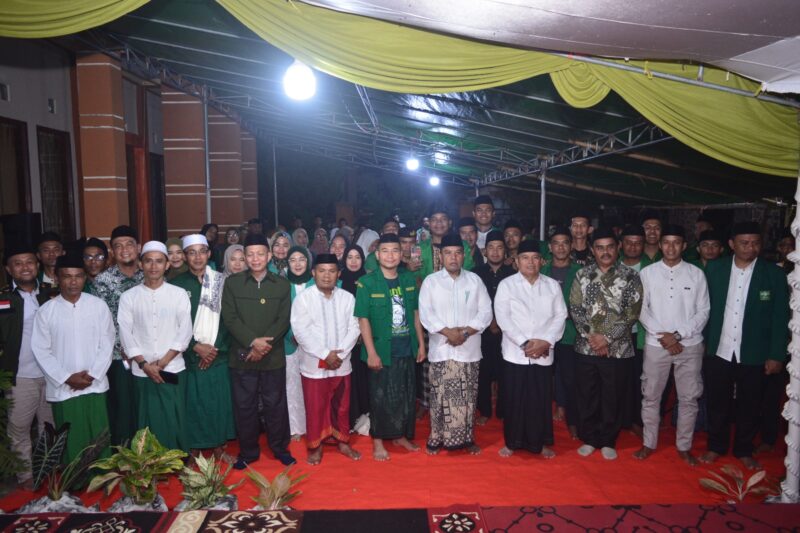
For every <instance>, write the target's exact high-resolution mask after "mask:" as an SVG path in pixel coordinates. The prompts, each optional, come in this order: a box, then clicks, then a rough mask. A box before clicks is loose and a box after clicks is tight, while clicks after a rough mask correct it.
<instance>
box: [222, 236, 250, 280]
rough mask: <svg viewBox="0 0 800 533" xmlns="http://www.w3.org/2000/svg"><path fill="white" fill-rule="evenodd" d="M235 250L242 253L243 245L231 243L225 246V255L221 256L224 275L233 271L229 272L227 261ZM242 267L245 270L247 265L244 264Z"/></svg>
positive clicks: (228, 274)
mask: <svg viewBox="0 0 800 533" xmlns="http://www.w3.org/2000/svg"><path fill="white" fill-rule="evenodd" d="M237 250H238V251H240V252H242V253H244V246H242V245H241V244H231V245H229V246H228V247H227V248H225V255H224V256H223V258H222V265H223V267H224V268H223V274H225V275H226V276H230V275H231V274H233V272H231V269H230V268H228V261H230V260H231V256H232V255H233V253H234V252H235V251H237ZM244 268H245V270H247V265H245V267H244Z"/></svg>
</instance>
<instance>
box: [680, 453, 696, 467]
mask: <svg viewBox="0 0 800 533" xmlns="http://www.w3.org/2000/svg"><path fill="white" fill-rule="evenodd" d="M678 457H680V458H681V459H683V461H684V462H685V463H686V464H687V465H689V466H697V458H696V457H695V456H694V455H692V453H691V452H682V451H680V450H678Z"/></svg>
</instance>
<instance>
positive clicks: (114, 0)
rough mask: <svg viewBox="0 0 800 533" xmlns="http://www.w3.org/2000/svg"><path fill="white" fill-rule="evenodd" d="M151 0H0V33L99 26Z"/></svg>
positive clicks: (25, 34) (34, 34)
mask: <svg viewBox="0 0 800 533" xmlns="http://www.w3.org/2000/svg"><path fill="white" fill-rule="evenodd" d="M149 1H150V0H0V37H21V38H25V39H37V38H46V37H58V36H60V35H68V34H70V33H77V32H79V31H83V30H87V29H89V28H94V27H95V26H100V25H102V24H105V23H106V22H111V21H112V20H114V19H116V18H119V17H121V16H122V15H124V14H126V13H129V12H131V11H133V10H134V9H136V8H138V7H141V6H143V5H144V4H146V3H147V2H149Z"/></svg>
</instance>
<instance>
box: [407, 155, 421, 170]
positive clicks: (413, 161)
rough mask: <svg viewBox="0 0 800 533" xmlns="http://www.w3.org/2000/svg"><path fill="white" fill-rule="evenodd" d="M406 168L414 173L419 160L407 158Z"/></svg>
mask: <svg viewBox="0 0 800 533" xmlns="http://www.w3.org/2000/svg"><path fill="white" fill-rule="evenodd" d="M406 168H407V169H408V170H410V171H411V172H414V171H415V170H417V169H418V168H419V159H417V158H416V157H409V158H408V159H406Z"/></svg>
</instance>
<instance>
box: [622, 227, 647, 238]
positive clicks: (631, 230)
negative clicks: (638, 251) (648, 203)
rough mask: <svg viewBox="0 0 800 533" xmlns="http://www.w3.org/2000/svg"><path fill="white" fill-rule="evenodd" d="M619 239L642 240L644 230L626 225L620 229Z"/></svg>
mask: <svg viewBox="0 0 800 533" xmlns="http://www.w3.org/2000/svg"><path fill="white" fill-rule="evenodd" d="M620 237H642V238H644V228H643V227H641V226H634V225H632V224H631V225H628V226H625V227H624V228H622V235H620Z"/></svg>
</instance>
